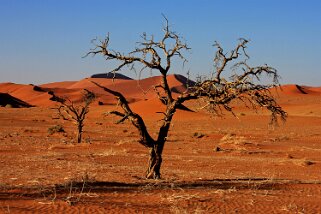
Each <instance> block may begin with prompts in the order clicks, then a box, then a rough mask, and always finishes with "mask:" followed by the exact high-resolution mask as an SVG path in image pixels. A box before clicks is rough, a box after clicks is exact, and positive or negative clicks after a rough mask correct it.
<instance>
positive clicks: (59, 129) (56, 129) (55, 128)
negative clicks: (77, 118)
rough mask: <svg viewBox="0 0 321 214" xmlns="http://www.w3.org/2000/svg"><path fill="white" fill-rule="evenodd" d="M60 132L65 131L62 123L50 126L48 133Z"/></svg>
mask: <svg viewBox="0 0 321 214" xmlns="http://www.w3.org/2000/svg"><path fill="white" fill-rule="evenodd" d="M59 132H63V133H65V130H64V128H63V127H62V126H61V125H55V126H52V127H49V128H48V134H54V133H59Z"/></svg>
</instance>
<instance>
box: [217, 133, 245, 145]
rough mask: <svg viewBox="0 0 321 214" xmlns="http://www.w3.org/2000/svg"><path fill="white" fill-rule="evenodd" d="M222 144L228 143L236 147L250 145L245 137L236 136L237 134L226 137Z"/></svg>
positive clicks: (223, 138) (222, 139)
mask: <svg viewBox="0 0 321 214" xmlns="http://www.w3.org/2000/svg"><path fill="white" fill-rule="evenodd" d="M220 142H221V143H228V144H235V145H244V144H246V143H248V141H246V139H245V137H243V136H236V134H233V133H230V134H226V135H224V136H223V137H222V138H221V140H220Z"/></svg>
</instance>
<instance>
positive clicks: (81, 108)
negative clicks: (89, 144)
mask: <svg viewBox="0 0 321 214" xmlns="http://www.w3.org/2000/svg"><path fill="white" fill-rule="evenodd" d="M82 99H83V104H79V105H76V104H75V103H74V102H73V101H71V100H70V99H64V98H59V99H57V102H59V103H60V104H61V105H60V106H59V107H58V108H57V109H58V114H59V116H61V117H62V118H63V119H64V120H71V121H73V122H74V123H75V124H76V126H77V143H81V139H82V133H83V127H84V121H85V118H86V115H87V114H88V112H89V105H90V104H91V103H92V102H93V100H94V99H95V95H94V93H92V92H90V91H88V90H86V89H85V92H84V94H83V97H82Z"/></svg>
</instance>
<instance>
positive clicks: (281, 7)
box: [0, 0, 321, 86]
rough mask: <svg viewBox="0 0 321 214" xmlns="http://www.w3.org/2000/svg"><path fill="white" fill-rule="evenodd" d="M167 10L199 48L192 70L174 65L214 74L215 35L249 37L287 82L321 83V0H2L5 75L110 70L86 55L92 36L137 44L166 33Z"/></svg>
mask: <svg viewBox="0 0 321 214" xmlns="http://www.w3.org/2000/svg"><path fill="white" fill-rule="evenodd" d="M162 13H164V14H165V15H166V16H167V18H168V19H169V20H170V23H171V25H172V27H173V29H174V30H175V31H177V32H179V33H180V34H181V35H182V36H184V38H185V39H186V41H187V43H188V44H189V46H190V47H191V48H192V51H191V53H190V54H188V55H187V57H188V59H189V63H188V64H187V65H186V67H185V70H182V67H181V65H175V66H174V67H173V71H172V72H173V73H182V74H184V73H186V71H187V70H190V72H191V73H192V74H193V75H194V76H195V75H196V74H208V73H209V72H210V71H211V69H212V68H213V65H212V58H213V56H214V48H213V47H212V44H213V43H214V41H215V40H217V41H219V42H220V43H221V44H222V46H223V47H226V50H228V48H232V47H233V45H235V44H236V43H237V39H238V38H239V37H245V38H248V39H250V40H251V43H250V44H249V50H248V52H249V54H250V56H251V57H252V58H251V63H252V64H253V65H257V64H262V63H267V64H269V65H271V66H273V67H275V68H277V69H278V70H279V72H280V75H281V76H282V80H281V82H282V83H283V84H287V83H297V84H304V85H315V86H321V1H320V0H265V1H264V0H242V1H241V0H230V1H223V0H190V1H188V0H176V1H175V0H162V1H147V0H137V1H134V0H122V1H108V0H99V1H98V0H97V1H95V0H87V1H82V0H1V1H0V82H8V81H10V82H16V83H34V84H39V83H46V82H54V81H63V80H79V79H81V78H84V77H87V76H90V75H91V74H94V73H101V72H107V71H109V70H110V69H112V68H113V67H112V65H110V64H107V63H106V62H105V61H104V60H103V59H102V58H100V57H95V58H92V57H87V58H82V56H84V55H85V54H86V52H88V51H89V49H90V48H91V47H92V45H91V43H90V40H91V39H93V38H95V37H96V36H98V37H103V36H104V35H106V33H107V32H110V35H111V47H112V48H113V49H115V50H119V51H121V52H127V51H130V50H132V49H133V48H134V47H135V42H136V41H138V40H139V39H140V35H141V33H142V32H146V33H149V34H154V35H156V36H157V35H160V33H161V27H162V24H163V21H164V20H163V18H162V16H161V14H162ZM124 74H126V75H128V73H126V72H124ZM154 74H156V73H155V72H154ZM128 76H133V75H128Z"/></svg>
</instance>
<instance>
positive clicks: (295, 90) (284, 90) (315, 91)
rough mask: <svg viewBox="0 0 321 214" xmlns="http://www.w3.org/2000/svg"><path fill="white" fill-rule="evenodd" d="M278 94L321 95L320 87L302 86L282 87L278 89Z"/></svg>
mask: <svg viewBox="0 0 321 214" xmlns="http://www.w3.org/2000/svg"><path fill="white" fill-rule="evenodd" d="M277 92H278V93H279V94H281V95H282V94H283V95H305V94H307V95H321V90H320V87H319V88H318V87H309V86H300V85H294V84H292V85H282V86H281V87H278V88H277Z"/></svg>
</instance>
